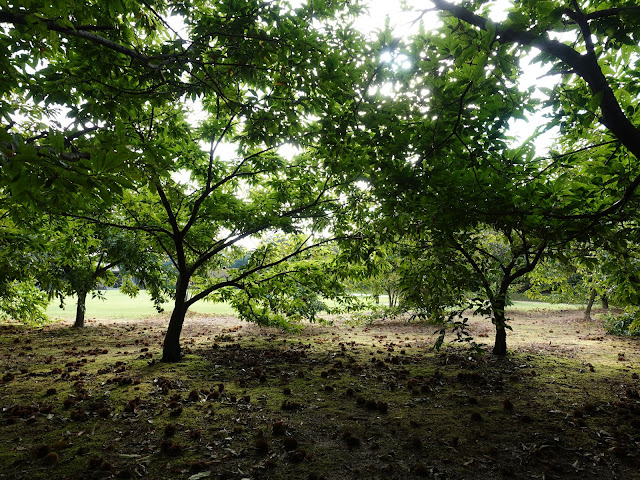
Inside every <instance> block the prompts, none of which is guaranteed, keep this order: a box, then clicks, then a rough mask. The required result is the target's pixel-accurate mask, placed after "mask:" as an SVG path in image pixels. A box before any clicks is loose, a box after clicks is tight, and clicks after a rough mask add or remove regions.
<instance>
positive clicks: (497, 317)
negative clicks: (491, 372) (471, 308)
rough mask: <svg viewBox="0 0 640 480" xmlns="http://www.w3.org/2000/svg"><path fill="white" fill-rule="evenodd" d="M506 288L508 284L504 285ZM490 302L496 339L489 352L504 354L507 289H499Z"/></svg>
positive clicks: (505, 345) (505, 351)
mask: <svg viewBox="0 0 640 480" xmlns="http://www.w3.org/2000/svg"><path fill="white" fill-rule="evenodd" d="M503 286H504V285H503ZM506 288H508V285H506ZM501 290H502V289H501ZM491 303H492V305H491V308H492V310H493V322H494V324H495V326H496V339H495V342H494V344H493V350H492V352H491V353H493V354H494V355H501V356H504V355H506V354H507V328H506V327H507V318H506V316H505V312H504V309H505V305H506V303H507V291H506V290H504V291H500V293H499V294H498V295H496V297H495V299H494V300H493V301H492V302H491Z"/></svg>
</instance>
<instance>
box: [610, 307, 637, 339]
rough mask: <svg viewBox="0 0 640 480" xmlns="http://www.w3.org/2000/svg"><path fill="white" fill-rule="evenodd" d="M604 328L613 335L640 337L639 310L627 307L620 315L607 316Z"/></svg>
mask: <svg viewBox="0 0 640 480" xmlns="http://www.w3.org/2000/svg"><path fill="white" fill-rule="evenodd" d="M604 328H605V330H606V331H607V332H609V333H611V334H613V335H629V336H636V335H640V308H639V307H627V308H626V309H625V310H624V312H622V313H621V314H618V315H616V314H607V315H605V317H604Z"/></svg>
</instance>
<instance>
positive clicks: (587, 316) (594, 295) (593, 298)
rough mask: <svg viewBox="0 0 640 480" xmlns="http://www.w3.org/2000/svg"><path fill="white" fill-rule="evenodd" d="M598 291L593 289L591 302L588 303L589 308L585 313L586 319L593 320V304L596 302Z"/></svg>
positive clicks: (590, 296) (590, 297)
mask: <svg viewBox="0 0 640 480" xmlns="http://www.w3.org/2000/svg"><path fill="white" fill-rule="evenodd" d="M596 295H597V292H596V289H595V288H592V289H591V294H590V295H589V302H588V303H587V308H586V309H585V311H584V319H585V320H591V308H592V307H593V303H594V302H595V301H596Z"/></svg>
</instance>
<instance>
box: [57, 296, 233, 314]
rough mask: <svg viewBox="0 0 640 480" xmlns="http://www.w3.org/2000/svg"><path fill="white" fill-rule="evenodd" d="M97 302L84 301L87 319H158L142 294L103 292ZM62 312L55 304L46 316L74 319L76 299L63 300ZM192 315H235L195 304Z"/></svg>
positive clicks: (168, 305)
mask: <svg viewBox="0 0 640 480" xmlns="http://www.w3.org/2000/svg"><path fill="white" fill-rule="evenodd" d="M102 293H103V296H102V297H100V298H92V297H89V298H87V312H86V317H87V318H98V319H115V318H122V319H128V320H135V319H140V318H145V317H152V316H156V315H158V312H157V311H156V309H155V308H154V306H153V302H152V301H151V297H150V296H149V294H148V293H147V292H146V291H144V290H143V291H141V292H140V294H139V295H138V296H137V297H136V298H131V297H129V296H128V295H125V294H124V293H122V292H120V291H119V290H106V291H103V292H102ZM64 307H65V308H64V309H61V308H60V303H59V302H58V301H57V300H54V301H52V302H51V304H50V305H49V308H47V315H48V316H49V318H51V319H58V318H60V319H63V320H68V319H73V318H75V315H76V299H75V297H66V298H65V302H64ZM171 308H172V304H171V303H166V304H164V309H165V313H170V312H171ZM191 311H194V312H198V313H207V314H212V315H235V314H236V312H235V310H234V309H233V308H231V306H230V305H228V304H224V303H211V302H198V303H196V304H195V305H194V306H193V308H191Z"/></svg>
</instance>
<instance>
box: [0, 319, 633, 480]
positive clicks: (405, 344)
mask: <svg viewBox="0 0 640 480" xmlns="http://www.w3.org/2000/svg"><path fill="white" fill-rule="evenodd" d="M509 316H510V317H511V318H512V321H511V325H512V327H513V331H512V332H509V335H508V338H507V342H508V346H509V348H510V353H509V355H508V356H507V357H506V358H496V357H494V356H492V355H491V354H490V353H484V354H482V353H480V354H479V353H475V352H473V351H469V350H468V349H467V345H461V344H448V345H445V347H444V348H443V349H442V350H441V351H440V352H434V351H433V350H432V346H433V343H434V341H435V338H436V335H435V331H436V328H435V327H433V326H430V325H425V324H420V323H416V322H411V323H407V322H405V321H402V320H397V321H385V322H377V323H374V324H370V325H359V326H358V325H351V324H347V323H344V322H343V321H341V320H339V319H333V320H334V325H332V326H328V325H310V326H307V327H305V328H304V329H303V330H302V331H301V332H300V333H297V334H291V333H284V332H280V331H277V330H274V329H264V328H260V327H257V326H255V325H250V324H246V323H243V322H240V321H238V320H237V319H236V318H234V317H208V316H204V315H191V316H190V317H189V318H188V320H187V323H186V324H185V329H184V332H183V337H182V338H183V346H184V348H185V351H186V353H187V355H186V357H185V360H184V361H182V362H180V363H177V364H163V363H161V362H158V361H157V360H159V358H160V352H161V342H162V338H163V331H164V328H165V327H166V321H167V320H166V318H165V317H156V318H149V319H146V320H142V321H136V322H135V323H134V322H131V323H128V322H124V321H115V322H105V323H102V322H99V321H95V320H91V321H89V322H88V327H87V328H86V329H84V330H83V331H77V330H73V329H70V328H68V325H63V324H57V325H51V326H47V327H44V328H26V327H23V326H17V325H5V326H0V377H1V379H2V380H1V381H0V478H2V479H27V478H28V479H38V478H47V479H54V478H69V479H85V478H87V479H103V478H104V479H107V478H152V479H162V478H184V479H190V480H198V479H204V478H211V479H238V480H241V479H303V480H304V479H309V480H312V479H336V480H337V479H352V478H353V479H385V480H387V479H410V478H432V479H553V478H562V479H580V480H586V479H640V395H639V393H638V390H639V389H640V380H639V378H638V377H639V374H640V366H639V363H638V360H639V358H640V357H639V355H640V341H639V340H638V339H630V338H620V337H614V336H610V335H607V334H606V333H605V332H604V330H603V329H602V327H601V325H600V323H599V322H598V321H597V320H594V321H589V322H586V321H584V319H583V318H582V313H581V312H579V311H555V312H554V311H530V312H511V314H510V315H509ZM470 333H471V334H472V335H473V337H474V341H476V342H478V343H483V344H487V345H489V346H490V344H491V343H492V341H493V334H494V332H493V326H492V325H491V323H490V322H488V321H487V320H483V319H474V318H472V319H471V320H470ZM489 350H490V349H489Z"/></svg>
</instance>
